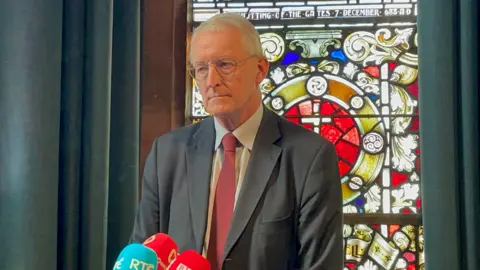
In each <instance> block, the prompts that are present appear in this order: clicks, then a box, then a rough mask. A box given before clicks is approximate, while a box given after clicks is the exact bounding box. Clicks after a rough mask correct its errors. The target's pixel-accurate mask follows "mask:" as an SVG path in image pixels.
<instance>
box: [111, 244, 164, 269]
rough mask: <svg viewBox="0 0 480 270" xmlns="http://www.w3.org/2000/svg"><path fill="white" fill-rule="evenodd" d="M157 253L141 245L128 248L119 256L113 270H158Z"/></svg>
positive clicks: (131, 245) (132, 245)
mask: <svg viewBox="0 0 480 270" xmlns="http://www.w3.org/2000/svg"><path fill="white" fill-rule="evenodd" d="M157 267H158V260H157V254H156V253H155V251H153V250H151V249H150V248H148V247H146V246H144V245H141V244H130V245H128V246H126V247H125V248H124V249H123V250H122V252H120V255H119V256H118V259H117V261H116V262H115V265H114V266H113V270H127V269H128V270H157Z"/></svg>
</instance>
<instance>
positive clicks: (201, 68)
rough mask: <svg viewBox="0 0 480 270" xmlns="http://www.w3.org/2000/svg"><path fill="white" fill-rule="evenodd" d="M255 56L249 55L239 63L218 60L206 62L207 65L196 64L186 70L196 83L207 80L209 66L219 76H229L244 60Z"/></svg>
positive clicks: (227, 59) (223, 59)
mask: <svg viewBox="0 0 480 270" xmlns="http://www.w3.org/2000/svg"><path fill="white" fill-rule="evenodd" d="M254 56H255V55H251V56H249V57H247V58H245V59H243V60H240V61H235V60H233V59H230V58H222V59H218V60H216V61H215V62H213V63H212V62H210V61H209V62H207V63H197V64H195V65H192V66H190V67H189V68H188V72H189V73H190V75H191V76H192V77H193V78H194V79H195V80H197V81H204V80H206V79H207V78H208V73H209V70H210V68H209V66H210V65H212V64H214V65H215V69H216V70H217V72H218V74H220V76H227V75H231V74H233V73H234V72H235V70H236V69H237V67H238V66H240V65H241V64H243V63H244V62H245V61H246V60H248V59H250V58H252V57H254Z"/></svg>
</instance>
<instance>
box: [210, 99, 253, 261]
mask: <svg viewBox="0 0 480 270" xmlns="http://www.w3.org/2000/svg"><path fill="white" fill-rule="evenodd" d="M262 116H263V106H262V105H261V104H260V106H259V107H258V109H257V111H256V112H255V113H254V114H253V115H252V116H251V117H250V118H249V119H248V120H247V121H245V122H244V123H243V124H242V125H241V126H239V127H238V128H237V129H235V130H234V131H233V132H232V133H233V135H234V136H235V138H237V140H238V142H239V143H240V144H237V148H236V151H235V181H236V184H237V188H236V191H235V205H236V203H237V199H238V195H239V194H240V190H241V187H242V182H243V177H244V176H245V172H246V170H247V165H248V160H249V159H250V152H251V151H252V147H253V143H254V141H255V136H256V135H257V131H258V127H259V126H260V122H261V120H262ZM214 123H215V134H216V137H215V154H214V155H213V162H212V175H211V181H210V195H209V199H208V216H207V228H206V232H205V242H204V245H203V250H202V255H203V256H204V257H206V256H207V249H208V241H209V239H210V224H211V221H212V211H213V203H214V199H215V189H216V185H217V179H218V175H219V174H220V170H221V169H222V162H223V146H222V139H223V136H224V135H225V134H227V133H228V132H229V131H228V130H226V129H225V128H224V127H223V126H222V125H220V123H218V121H217V119H214Z"/></svg>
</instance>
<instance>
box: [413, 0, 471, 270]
mask: <svg viewBox="0 0 480 270" xmlns="http://www.w3.org/2000/svg"><path fill="white" fill-rule="evenodd" d="M418 5H419V7H418V12H419V17H418V32H419V36H418V42H419V48H420V49H419V67H420V71H419V74H420V77H419V82H420V102H419V103H420V106H421V107H420V132H421V134H422V136H421V138H422V139H421V149H422V154H421V163H422V174H421V175H422V191H423V194H422V196H423V222H424V235H425V252H426V253H425V259H426V267H427V269H432V270H433V269H434V270H443V269H445V270H456V269H461V270H476V269H479V267H480V248H479V246H478V243H480V234H479V232H478V230H479V228H480V196H479V193H480V184H479V167H480V161H479V112H478V110H479V109H478V108H479V106H480V103H479V95H478V91H479V77H480V76H479V74H480V73H479V57H478V42H479V40H478V31H479V21H478V16H479V11H478V8H479V5H478V1H477V0H421V1H418Z"/></svg>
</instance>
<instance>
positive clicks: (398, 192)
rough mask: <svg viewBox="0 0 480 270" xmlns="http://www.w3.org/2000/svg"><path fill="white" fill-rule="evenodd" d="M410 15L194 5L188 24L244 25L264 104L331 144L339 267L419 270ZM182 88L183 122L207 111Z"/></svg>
mask: <svg viewBox="0 0 480 270" xmlns="http://www.w3.org/2000/svg"><path fill="white" fill-rule="evenodd" d="M416 8H417V4H416V0H338V1H337V0H334V1H280V0H277V1H262V2H258V1H248V0H245V1H235V0H231V1H219V0H217V1H208V0H194V1H193V25H192V27H195V25H197V24H198V23H200V22H202V21H204V20H206V19H208V18H209V17H211V16H213V15H214V14H217V13H220V12H237V13H240V14H242V15H243V16H245V17H246V18H248V19H249V20H251V21H252V23H253V24H254V25H255V26H256V28H257V30H258V32H259V33H260V36H261V42H262V46H263V49H264V54H265V56H266V57H267V59H268V61H269V62H270V70H269V73H268V76H267V78H266V79H265V80H264V81H263V82H262V84H261V91H262V94H263V102H264V104H265V105H266V106H267V107H268V108H269V109H271V110H272V111H274V112H276V113H277V114H279V115H281V116H283V117H285V118H286V119H288V120H289V121H292V122H294V123H297V124H299V125H302V126H304V127H305V128H307V129H310V130H313V131H314V132H316V133H318V134H319V135H320V136H323V137H325V138H327V139H328V140H329V141H331V142H332V143H333V144H335V147H336V150H337V155H338V158H339V159H338V166H339V168H340V172H341V176H342V178H341V182H342V191H343V202H344V213H345V215H346V216H348V219H346V220H347V221H348V222H346V225H345V227H344V239H345V269H361V270H381V269H386V270H390V269H397V270H401V269H405V270H413V269H424V263H423V261H424V260H423V233H422V230H423V228H422V226H421V216H420V212H421V198H420V164H419V160H420V159H419V155H420V148H419V125H418V113H419V112H418V57H417V27H416V15H417V11H416ZM189 89H191V92H189V93H188V96H189V97H190V98H191V99H190V102H191V103H190V106H189V110H190V112H189V115H188V119H187V122H188V123H191V122H196V121H199V120H201V119H202V118H204V117H205V116H207V113H206V112H205V109H204V108H203V105H202V102H201V97H200V93H199V92H198V89H197V88H196V86H195V82H194V81H192V83H191V87H190V88H189ZM407 219H408V220H407ZM409 222H410V223H409ZM379 224H380V225H379ZM399 224H402V225H399Z"/></svg>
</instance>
